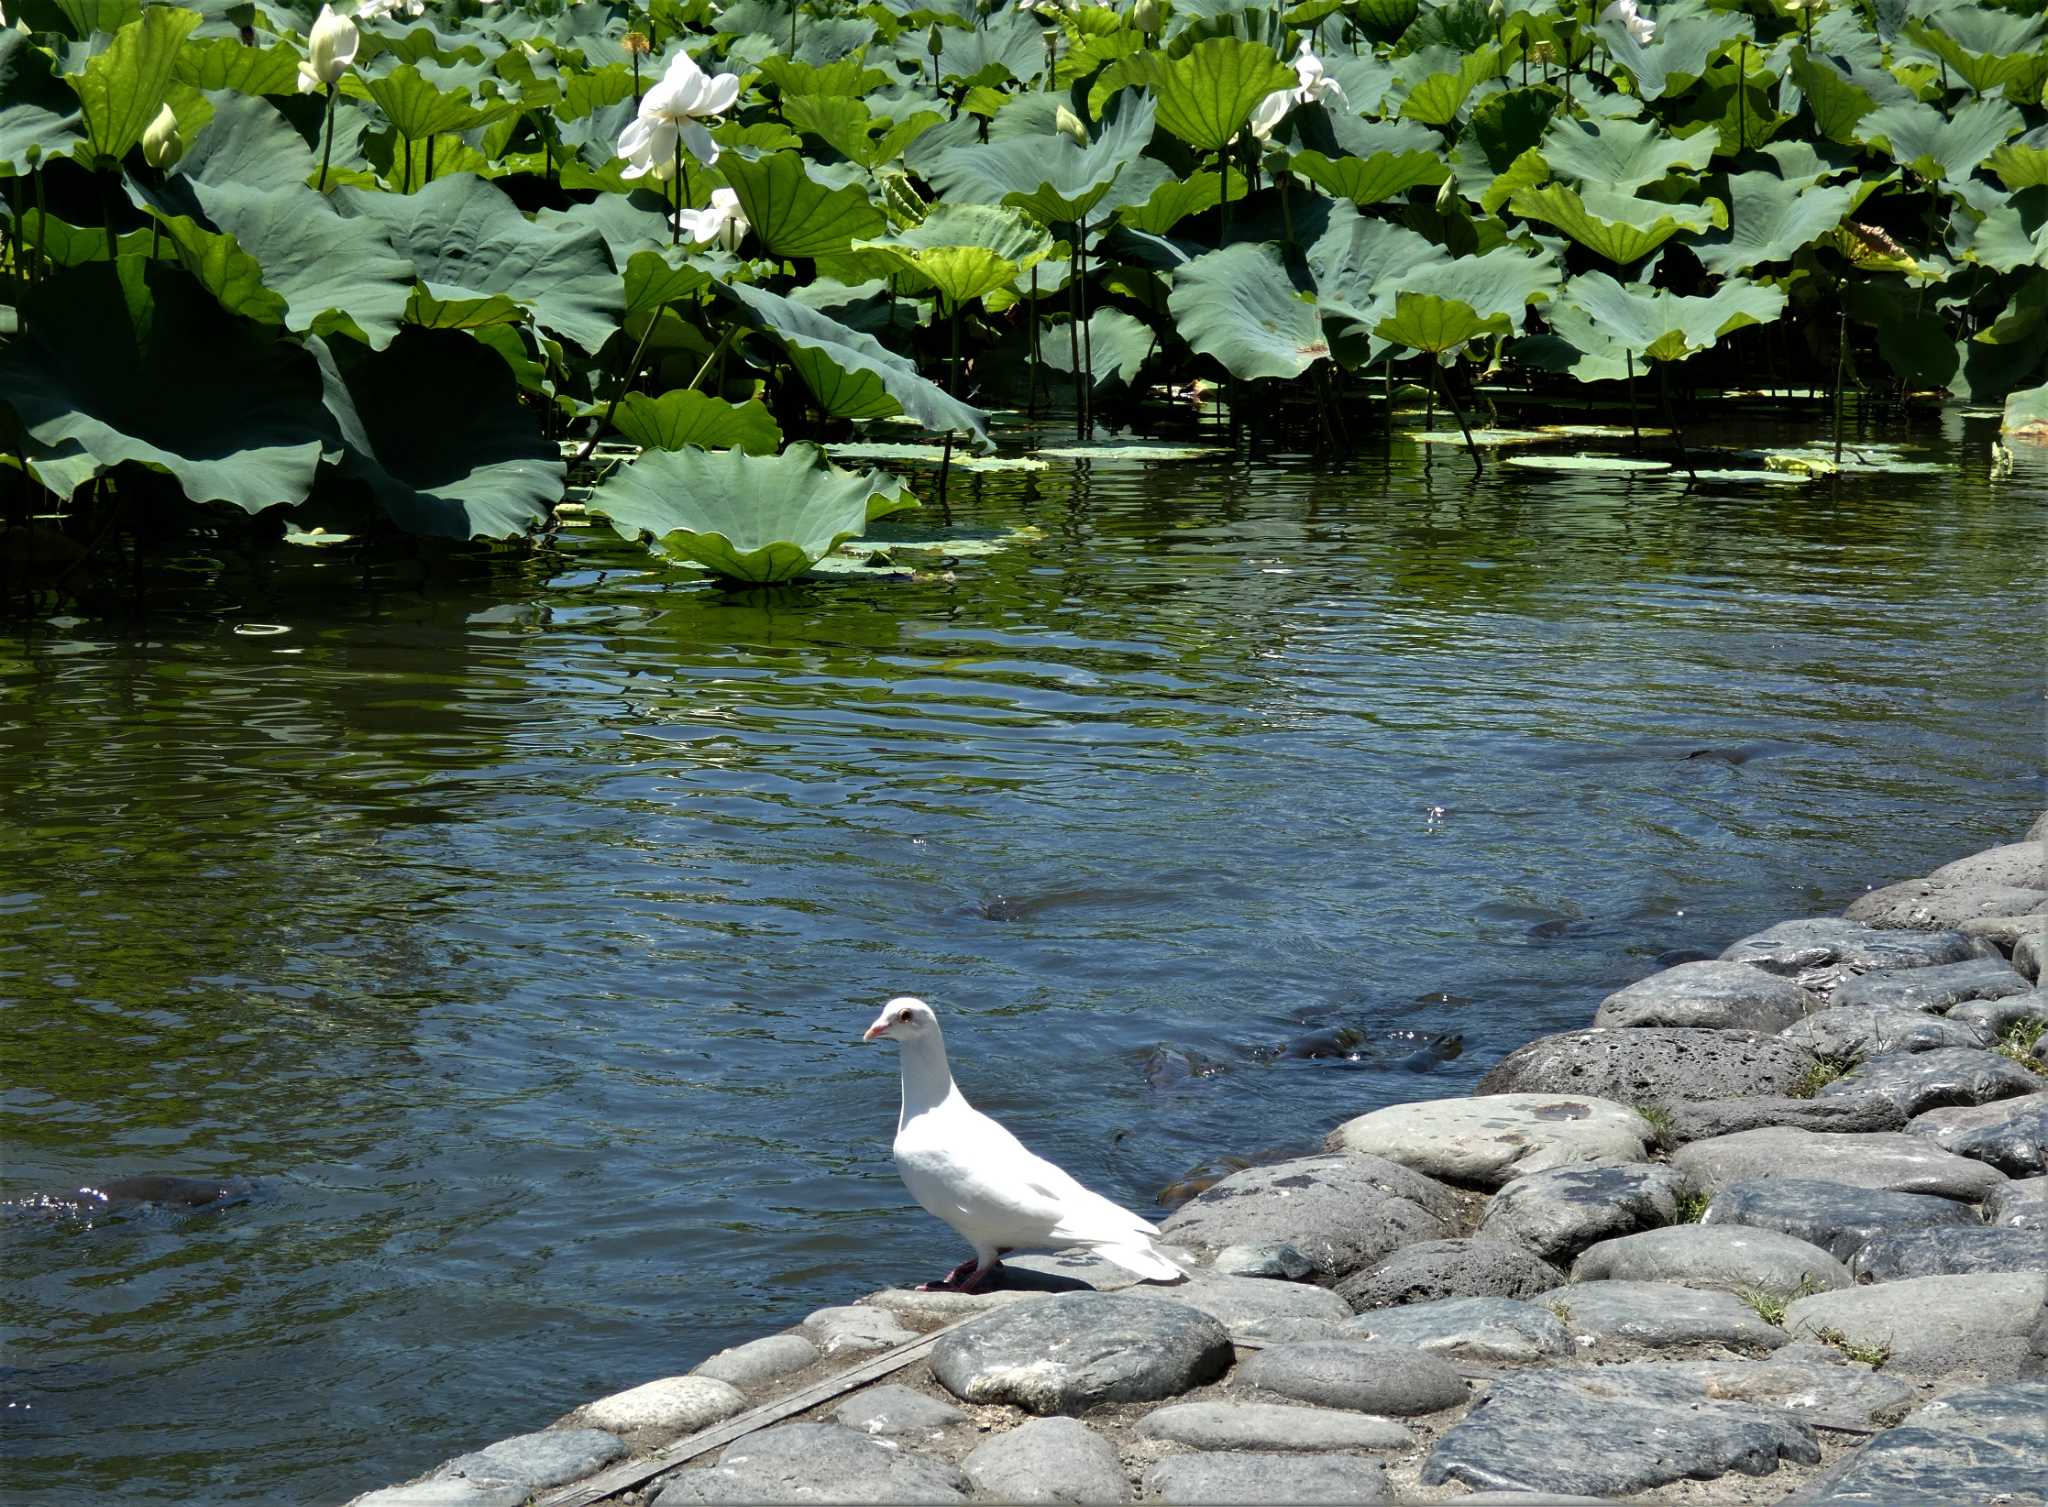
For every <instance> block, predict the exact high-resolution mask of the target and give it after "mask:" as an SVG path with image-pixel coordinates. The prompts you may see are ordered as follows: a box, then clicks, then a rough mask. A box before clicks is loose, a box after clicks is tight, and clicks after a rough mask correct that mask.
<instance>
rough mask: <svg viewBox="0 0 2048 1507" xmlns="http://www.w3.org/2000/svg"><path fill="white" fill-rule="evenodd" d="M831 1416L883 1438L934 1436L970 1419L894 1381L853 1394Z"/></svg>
mask: <svg viewBox="0 0 2048 1507" xmlns="http://www.w3.org/2000/svg"><path fill="white" fill-rule="evenodd" d="M832 1416H833V1418H834V1419H836V1420H837V1421H838V1422H840V1423H842V1424H844V1425H845V1426H846V1427H848V1428H850V1429H855V1430H857V1431H859V1432H860V1433H863V1434H868V1435H871V1436H874V1437H876V1438H883V1439H897V1438H911V1439H936V1438H938V1437H940V1436H941V1435H942V1434H944V1433H945V1431H946V1430H947V1429H949V1428H957V1427H959V1426H960V1425H962V1424H965V1423H968V1422H969V1419H968V1417H967V1415H966V1414H965V1413H963V1412H961V1411H960V1410H959V1409H958V1408H956V1407H954V1406H953V1405H952V1404H951V1403H946V1402H941V1401H939V1399H938V1398H936V1397H927V1396H925V1394H924V1393H922V1392H913V1391H912V1390H911V1389H910V1388H909V1387H900V1386H896V1385H894V1384H893V1383H890V1384H884V1385H882V1386H879V1387H869V1388H867V1389H866V1390H865V1391H860V1392H856V1393H854V1394H853V1396H851V1397H849V1398H847V1399H846V1401H844V1402H842V1403H841V1404H839V1406H838V1407H836V1408H834V1409H833V1410H832Z"/></svg>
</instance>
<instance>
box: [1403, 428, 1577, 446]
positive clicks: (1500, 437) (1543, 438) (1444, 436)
mask: <svg viewBox="0 0 2048 1507" xmlns="http://www.w3.org/2000/svg"><path fill="white" fill-rule="evenodd" d="M1401 438H1402V439H1404V440H1412V441H1413V442H1414V443H1416V444H1418V445H1462V444H1464V443H1465V436H1464V435H1463V433H1461V432H1460V431H1458V430H1456V429H1409V430H1405V431H1403V433H1402V435H1401ZM1556 438H1557V436H1556V435H1554V434H1545V433H1544V432H1543V431H1542V430H1540V429H1475V430H1473V431H1472V443H1473V444H1475V445H1541V444H1544V443H1546V442H1548V441H1553V440H1555V439H1556Z"/></svg>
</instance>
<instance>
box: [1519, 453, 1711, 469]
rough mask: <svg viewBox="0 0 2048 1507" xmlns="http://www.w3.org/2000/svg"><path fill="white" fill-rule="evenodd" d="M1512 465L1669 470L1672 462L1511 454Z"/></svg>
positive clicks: (1607, 457)
mask: <svg viewBox="0 0 2048 1507" xmlns="http://www.w3.org/2000/svg"><path fill="white" fill-rule="evenodd" d="M1508 464H1509V465H1511V466H1527V467H1529V468H1530V469H1531V470H1533V471H1669V470H1670V469H1671V463H1670V462H1669V461H1661V460H1628V459H1625V458H1623V457H1622V456H1619V455H1511V456H1509V457H1508Z"/></svg>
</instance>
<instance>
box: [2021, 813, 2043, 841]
mask: <svg viewBox="0 0 2048 1507" xmlns="http://www.w3.org/2000/svg"><path fill="white" fill-rule="evenodd" d="M2025 840H2026V841H2027V842H2048V811H2043V812H2042V813H2041V814H2040V815H2039V816H2037V817H2035V818H2034V820H2033V822H2032V823H2031V824H2030V825H2029V826H2028V828H2027V835H2026V839H2025Z"/></svg>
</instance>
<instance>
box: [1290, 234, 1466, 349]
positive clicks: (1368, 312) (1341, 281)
mask: <svg viewBox="0 0 2048 1507" xmlns="http://www.w3.org/2000/svg"><path fill="white" fill-rule="evenodd" d="M1306 255H1307V261H1308V270H1309V275H1310V276H1311V277H1313V278H1314V279H1315V284H1316V299H1317V301H1318V302H1319V303H1321V304H1322V305H1323V306H1324V308H1325V309H1326V310H1328V309H1331V308H1332V307H1333V306H1340V305H1341V306H1346V307H1345V308H1344V312H1345V314H1346V317H1348V318H1352V319H1355V320H1357V321H1358V322H1359V323H1361V324H1363V325H1365V326H1366V328H1368V329H1370V328H1371V327H1372V326H1373V325H1374V324H1376V323H1377V322H1378V321H1379V318H1380V315H1381V314H1382V313H1384V312H1385V310H1383V309H1373V308H1369V307H1368V306H1369V305H1370V303H1371V300H1372V298H1373V288H1374V285H1375V284H1377V283H1378V282H1380V281H1381V280H1382V279H1384V278H1386V277H1388V276H1389V274H1390V273H1392V274H1395V275H1398V274H1399V273H1401V272H1405V271H1408V270H1411V269H1413V268H1415V267H1418V266H1420V265H1422V264H1424V263H1426V262H1435V261H1443V260H1446V259H1447V257H1448V253H1446V252H1445V250H1444V249H1443V247H1441V246H1438V245H1436V244H1435V243H1433V242H1432V241H1430V240H1429V239H1428V238H1427V237H1426V236H1422V235H1419V234H1417V233H1416V232H1415V231H1413V230H1410V229H1409V228H1408V227H1407V226H1405V225H1396V224H1394V223H1393V222H1392V221H1390V220H1382V219H1378V218H1376V217H1375V216H1372V215H1362V214H1360V213H1359V212H1358V211H1357V210H1355V209H1353V208H1352V207H1351V206H1350V205H1349V204H1338V205H1335V206H1334V207H1332V209H1331V210H1330V219H1329V223H1328V224H1326V225H1325V226H1324V227H1323V233H1322V234H1321V235H1320V236H1318V237H1316V239H1315V241H1314V242H1313V243H1312V244H1311V245H1310V246H1309V248H1308V251H1307V254H1306ZM1392 306H1393V305H1392V302H1391V298H1389V300H1388V302H1387V308H1391V307H1392Z"/></svg>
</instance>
